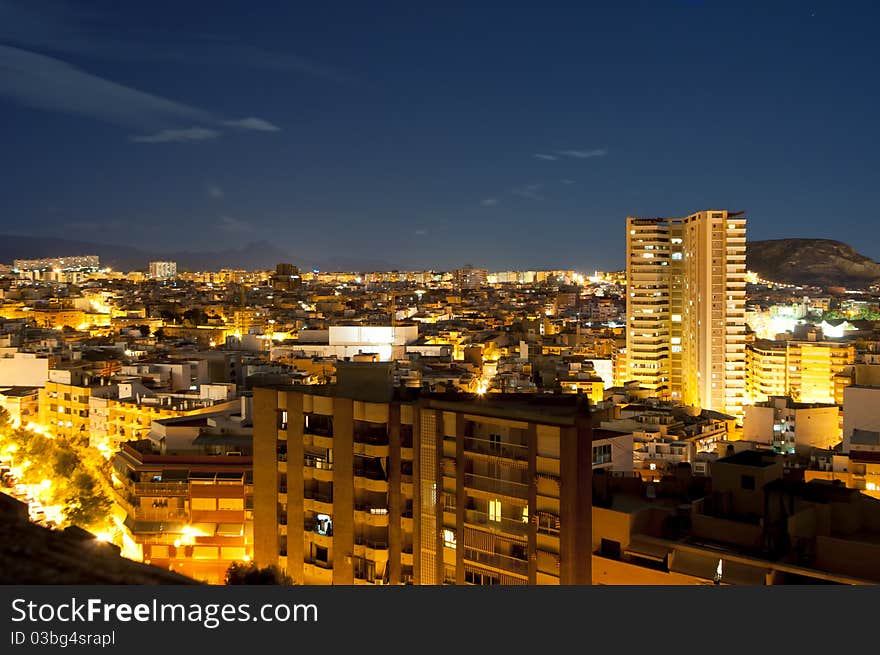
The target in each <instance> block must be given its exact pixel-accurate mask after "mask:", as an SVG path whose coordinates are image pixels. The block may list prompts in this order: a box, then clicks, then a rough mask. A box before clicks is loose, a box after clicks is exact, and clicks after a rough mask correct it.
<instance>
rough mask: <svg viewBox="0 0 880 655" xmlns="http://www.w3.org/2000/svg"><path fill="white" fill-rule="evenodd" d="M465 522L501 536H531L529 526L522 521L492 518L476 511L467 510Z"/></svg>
mask: <svg viewBox="0 0 880 655" xmlns="http://www.w3.org/2000/svg"><path fill="white" fill-rule="evenodd" d="M464 522H465V523H466V524H470V525H472V526H475V527H479V528H482V529H484V530H487V529H488V530H491V531H492V532H498V533H500V534H510V535H515V536H517V537H525V536H528V534H529V524H528V523H527V522H523V521H522V520H519V521H517V520H516V519H509V518H505V517H500V518H497V519H495V518H491V519H490V517H489V515H488V514H487V513H486V512H480V511H478V510H475V509H466V510H465V512H464Z"/></svg>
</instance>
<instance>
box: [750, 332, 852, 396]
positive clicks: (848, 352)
mask: <svg viewBox="0 0 880 655" xmlns="http://www.w3.org/2000/svg"><path fill="white" fill-rule="evenodd" d="M854 361H855V349H854V348H853V346H852V345H851V344H848V343H840V342H836V341H819V342H811V341H769V340H766V339H760V340H757V341H755V342H754V343H750V344H749V345H748V346H747V347H746V397H747V398H748V399H749V401H750V402H752V403H760V402H764V401H766V400H767V399H768V398H771V397H774V396H789V395H790V396H791V397H792V398H793V399H794V400H796V401H797V402H802V403H839V400H840V399H839V388H842V385H843V386H845V383H844V382H843V381H842V379H841V375H842V374H844V373H845V371H847V370H848V368H849V367H851V365H852V364H853V362H854Z"/></svg>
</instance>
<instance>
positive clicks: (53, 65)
mask: <svg viewBox="0 0 880 655" xmlns="http://www.w3.org/2000/svg"><path fill="white" fill-rule="evenodd" d="M0 95H3V96H6V97H9V98H12V99H13V100H15V101H17V102H20V103H21V104H23V105H26V106H29V107H35V108H38V109H45V110H49V111H58V112H64V113H69V114H79V115H82V116H89V117H91V118H96V119H98V120H101V121H105V122H108V123H113V124H115V125H122V126H126V127H137V128H143V127H145V126H146V127H149V126H154V127H162V123H168V122H180V121H186V122H187V123H190V124H192V123H205V122H209V121H212V120H213V117H212V116H211V114H210V113H209V112H206V111H204V110H202V109H199V108H197V107H193V106H190V105H187V104H185V103H181V102H175V101H173V100H169V99H167V98H163V97H161V96H157V95H153V94H151V93H146V92H144V91H139V90H137V89H133V88H131V87H127V86H124V85H122V84H117V83H116V82H111V81H110V80H106V79H104V78H101V77H98V76H97V75H92V74H90V73H87V72H85V71H82V70H80V69H78V68H76V67H74V66H71V65H70V64H68V63H66V62H63V61H61V60H59V59H54V58H52V57H47V56H45V55H41V54H38V53H35V52H30V51H28V50H21V49H20V48H13V47H10V46H5V45H0Z"/></svg>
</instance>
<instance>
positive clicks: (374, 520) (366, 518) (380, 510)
mask: <svg viewBox="0 0 880 655" xmlns="http://www.w3.org/2000/svg"><path fill="white" fill-rule="evenodd" d="M354 519H355V522H357V523H361V524H363V525H370V526H373V527H378V528H387V527H388V508H387V507H372V506H370V505H356V506H355V509H354Z"/></svg>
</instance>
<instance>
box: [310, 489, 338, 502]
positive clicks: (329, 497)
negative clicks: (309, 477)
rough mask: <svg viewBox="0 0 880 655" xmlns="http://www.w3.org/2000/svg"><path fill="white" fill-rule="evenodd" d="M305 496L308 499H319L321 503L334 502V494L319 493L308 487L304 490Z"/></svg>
mask: <svg viewBox="0 0 880 655" xmlns="http://www.w3.org/2000/svg"><path fill="white" fill-rule="evenodd" d="M303 498H306V499H308V500H317V501H318V502H320V503H332V502H333V494H332V493H331V494H326V493H318V492H317V491H313V490H311V489H306V490H304V491H303Z"/></svg>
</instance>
